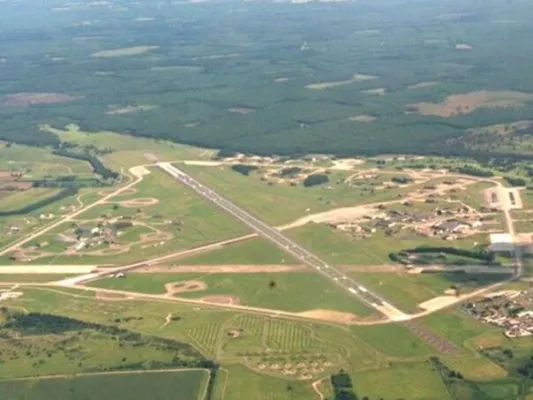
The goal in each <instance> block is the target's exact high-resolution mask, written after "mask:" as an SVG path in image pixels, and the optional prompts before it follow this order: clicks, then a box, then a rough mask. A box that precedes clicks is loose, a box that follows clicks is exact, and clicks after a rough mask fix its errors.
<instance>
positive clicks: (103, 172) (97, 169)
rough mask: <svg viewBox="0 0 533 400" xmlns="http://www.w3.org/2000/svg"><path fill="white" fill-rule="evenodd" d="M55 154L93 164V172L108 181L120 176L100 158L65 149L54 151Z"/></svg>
mask: <svg viewBox="0 0 533 400" xmlns="http://www.w3.org/2000/svg"><path fill="white" fill-rule="evenodd" d="M53 154H55V155H57V156H61V157H68V158H73V159H75V160H82V161H87V162H88V163H89V164H91V167H92V169H93V172H94V173H95V174H97V175H100V176H101V177H102V178H103V179H106V180H107V179H117V178H118V177H119V176H120V174H119V173H118V172H115V171H113V170H111V169H109V168H107V167H106V166H105V165H104V164H103V163H102V161H100V159H99V158H98V157H96V156H93V155H92V154H89V153H77V152H73V151H68V150H65V149H57V150H54V151H53Z"/></svg>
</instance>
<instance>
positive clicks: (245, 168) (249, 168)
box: [231, 164, 257, 176]
mask: <svg viewBox="0 0 533 400" xmlns="http://www.w3.org/2000/svg"><path fill="white" fill-rule="evenodd" d="M231 169H232V170H233V171H235V172H238V173H239V174H241V175H244V176H248V175H250V173H251V172H254V171H256V170H257V166H255V165H248V164H236V165H232V166H231Z"/></svg>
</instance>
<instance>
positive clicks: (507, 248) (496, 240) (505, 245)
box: [489, 233, 514, 253]
mask: <svg viewBox="0 0 533 400" xmlns="http://www.w3.org/2000/svg"><path fill="white" fill-rule="evenodd" d="M489 237H490V246H489V250H490V251H492V252H495V253H500V252H507V253H512V252H513V251H514V243H513V237H512V236H511V234H509V233H491V234H490V236H489Z"/></svg>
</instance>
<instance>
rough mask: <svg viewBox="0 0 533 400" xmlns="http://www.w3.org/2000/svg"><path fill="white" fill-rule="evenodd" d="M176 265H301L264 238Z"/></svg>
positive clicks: (185, 259) (205, 254)
mask: <svg viewBox="0 0 533 400" xmlns="http://www.w3.org/2000/svg"><path fill="white" fill-rule="evenodd" d="M171 263H173V264H174V265H179V264H182V265H217V264H242V265H259V264H299V262H298V261H297V260H295V259H294V258H293V257H292V256H291V255H290V254H288V253H285V252H284V251H283V250H281V249H280V248H279V247H277V246H274V245H273V244H271V243H270V242H268V241H266V240H265V239H262V238H255V239H250V240H246V241H244V242H240V243H234V244H230V245H227V246H224V247H223V248H222V249H216V250H212V251H208V252H206V253H201V254H198V255H193V256H189V257H183V258H179V259H177V260H176V261H172V262H171Z"/></svg>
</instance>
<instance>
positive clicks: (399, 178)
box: [391, 176, 413, 185]
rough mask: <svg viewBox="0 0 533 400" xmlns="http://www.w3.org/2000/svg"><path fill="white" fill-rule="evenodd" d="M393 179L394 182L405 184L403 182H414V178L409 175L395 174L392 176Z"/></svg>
mask: <svg viewBox="0 0 533 400" xmlns="http://www.w3.org/2000/svg"><path fill="white" fill-rule="evenodd" d="M391 181H393V182H394V183H399V184H401V185H403V184H406V183H409V182H412V181H413V179H412V178H410V177H408V176H393V177H392V178H391Z"/></svg>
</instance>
